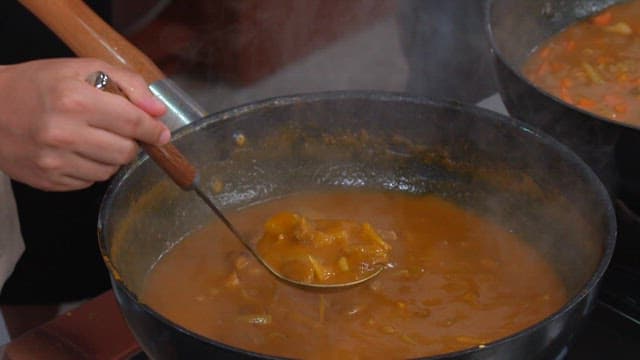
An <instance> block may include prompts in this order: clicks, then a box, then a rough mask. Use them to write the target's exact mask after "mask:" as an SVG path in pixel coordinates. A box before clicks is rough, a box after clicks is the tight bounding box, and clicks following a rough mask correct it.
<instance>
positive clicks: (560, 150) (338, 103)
mask: <svg viewBox="0 0 640 360" xmlns="http://www.w3.org/2000/svg"><path fill="white" fill-rule="evenodd" d="M175 144H176V146H177V147H179V148H180V149H181V150H182V151H183V152H184V153H185V155H186V156H187V157H188V158H189V159H191V160H192V162H193V163H194V164H196V166H197V167H198V168H199V169H200V171H201V174H200V176H201V183H202V185H203V186H204V187H211V186H210V185H212V184H213V183H215V182H216V181H219V182H222V184H223V186H222V191H220V192H218V193H216V195H215V199H216V200H217V204H218V205H219V206H220V207H221V208H223V209H232V208H241V207H244V206H247V205H249V204H252V203H256V202H261V201H265V200H268V199H270V198H274V197H278V196H282V195H284V194H288V193H293V192H296V191H301V190H317V189H335V188H362V189H375V190H380V191H401V192H409V193H415V194H426V193H435V194H438V195H439V196H441V197H444V198H446V199H448V200H452V201H454V202H456V203H457V204H460V205H462V206H464V207H465V208H467V209H470V210H471V211H474V212H476V213H479V214H481V215H483V216H484V217H487V218H490V219H493V220H494V221H496V222H498V223H500V224H502V225H503V226H505V227H507V228H508V229H510V230H512V231H514V232H515V233H517V234H518V235H520V237H521V238H522V239H524V240H526V241H528V242H530V243H531V244H533V246H534V247H535V248H536V249H537V250H538V251H539V252H540V253H541V254H543V256H544V257H545V258H546V259H547V260H548V261H549V262H550V263H551V264H553V266H554V267H555V269H556V270H557V272H558V274H559V275H560V277H561V278H562V280H563V281H564V284H565V286H566V287H567V290H568V295H569V296H570V297H574V296H576V295H577V294H578V293H580V291H581V290H582V289H584V288H585V287H588V286H591V285H592V284H593V283H594V281H596V280H597V278H599V277H600V275H601V273H602V272H603V271H604V267H605V266H606V264H607V262H608V258H609V257H610V255H611V250H612V248H613V241H614V235H615V228H614V216H613V211H612V208H611V203H610V201H609V198H608V196H607V194H606V192H605V190H604V188H603V187H602V185H601V184H600V183H599V181H598V180H597V178H596V177H595V176H594V175H593V173H592V172H591V171H590V170H589V169H588V168H587V167H586V166H585V165H584V164H583V163H582V162H581V161H580V160H578V158H577V157H576V156H575V155H573V154H572V153H571V152H570V151H568V150H567V148H565V147H563V146H561V145H559V144H558V143H557V142H555V141H553V140H552V139H550V138H549V137H546V136H544V135H541V134H539V133H537V132H536V131H534V130H532V129H530V128H527V127H525V125H523V124H522V123H520V122H517V121H515V120H511V119H508V118H506V117H502V116H500V115H497V114H495V113H492V112H488V111H484V110H481V109H478V108H474V107H466V106H461V105H457V104H439V103H433V102H430V101H427V100H419V99H412V98H406V97H402V96H397V95H392V94H371V93H350V94H344V93H338V94H320V95H308V96H303V97H289V98H282V99H276V100H270V101H266V102H263V103H259V104H255V105H249V106H245V107H241V108H238V109H235V110H231V111H228V112H225V113H221V114H215V115H212V116H211V117H209V118H205V119H203V120H201V121H199V122H197V123H195V124H192V125H191V126H190V127H188V128H185V129H183V130H182V131H181V132H179V133H178V134H177V135H176V136H175ZM212 218H213V215H212V212H211V211H210V210H209V209H208V208H206V206H205V205H204V204H203V203H202V201H201V200H200V199H198V198H197V196H195V195H194V194H193V193H191V192H184V191H181V190H180V189H179V188H178V187H177V186H175V185H174V184H173V183H172V182H171V181H170V180H168V179H167V178H166V176H165V175H164V174H163V173H161V172H160V170H159V169H158V168H157V167H156V165H155V164H154V163H152V162H151V161H149V160H148V159H147V158H146V157H141V158H140V159H139V160H138V161H137V162H136V163H134V164H132V165H131V166H129V167H128V168H126V169H124V170H123V171H122V172H121V174H120V175H119V177H118V178H117V179H116V180H115V181H114V182H113V184H112V185H111V188H110V189H109V192H108V194H107V196H106V199H105V201H104V203H103V207H102V210H101V215H100V223H99V229H100V237H101V247H102V250H103V252H104V255H105V259H106V261H107V263H108V265H109V266H110V270H111V271H112V275H113V276H114V278H115V279H116V280H117V281H122V282H123V283H124V284H125V286H126V287H127V288H128V289H129V290H131V291H132V292H133V293H134V294H135V293H137V292H139V291H140V289H141V286H142V284H143V281H144V278H145V275H146V274H147V272H148V271H149V269H150V268H151V267H152V266H153V265H154V263H155V262H156V261H157V260H158V258H160V257H161V256H162V255H163V254H164V253H165V252H166V251H167V250H168V249H170V248H171V247H172V246H173V245H174V244H176V243H177V242H178V241H180V239H181V238H182V237H183V236H184V235H185V234H188V233H190V232H192V231H193V230H194V229H197V228H199V227H201V226H203V225H204V224H206V223H208V222H209V221H211V220H212ZM240 230H241V231H242V229H240ZM211 241H215V239H211Z"/></svg>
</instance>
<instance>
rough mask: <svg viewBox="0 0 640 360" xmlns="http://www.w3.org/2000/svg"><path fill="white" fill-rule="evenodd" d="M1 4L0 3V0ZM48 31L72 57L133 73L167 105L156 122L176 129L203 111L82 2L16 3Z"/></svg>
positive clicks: (38, 0)
mask: <svg viewBox="0 0 640 360" xmlns="http://www.w3.org/2000/svg"><path fill="white" fill-rule="evenodd" d="M0 1H2V0H0ZM19 2H20V3H21V4H22V5H23V6H25V7H26V8H27V9H29V11H31V13H33V14H34V15H35V16H37V17H38V18H39V19H40V20H41V21H42V22H43V23H44V24H45V25H46V26H47V27H48V28H49V29H51V30H52V31H53V32H54V33H55V34H56V35H57V36H58V37H59V38H60V39H61V40H62V41H63V42H64V43H65V44H66V45H67V46H68V47H69V48H70V49H71V50H72V51H73V52H74V53H75V54H76V55H78V56H81V57H93V58H98V59H101V60H103V61H106V62H108V63H110V64H112V65H116V66H124V67H127V68H129V69H132V70H133V71H136V72H137V73H139V74H140V75H142V77H143V78H144V79H145V80H146V81H147V83H148V84H150V86H149V88H150V90H151V92H153V93H154V94H155V95H156V96H157V97H158V98H160V100H162V101H163V102H164V103H165V104H167V109H168V111H167V114H166V115H164V116H163V117H162V118H161V119H160V120H162V122H164V123H165V124H166V125H167V126H168V127H169V129H170V130H172V131H173V130H176V129H178V128H181V127H183V126H184V125H187V124H189V123H191V122H193V121H195V120H198V119H200V118H202V117H204V116H205V115H206V114H207V112H206V111H205V110H204V109H203V108H202V107H201V106H200V105H199V104H198V103H197V102H196V101H195V100H193V99H192V98H191V97H189V96H188V95H187V94H186V93H185V92H184V91H182V90H181V89H180V88H179V87H178V86H177V85H175V84H174V83H173V82H172V81H171V80H169V79H167V77H166V76H165V74H164V73H163V72H162V70H160V69H159V68H158V67H157V66H156V64H154V62H153V61H151V59H149V57H148V56H146V55H145V54H144V53H143V52H142V51H140V49H138V48H137V47H135V46H134V45H133V44H131V43H130V42H129V41H128V40H127V39H125V38H124V37H123V36H122V35H120V34H119V33H118V32H117V31H115V30H114V29H113V28H112V27H111V26H109V25H108V24H107V23H106V22H104V21H103V20H102V19H101V18H100V17H99V16H98V15H97V14H96V13H95V12H93V10H91V9H90V8H89V7H88V6H87V5H86V4H85V3H84V2H83V1H82V0H55V1H53V0H19Z"/></svg>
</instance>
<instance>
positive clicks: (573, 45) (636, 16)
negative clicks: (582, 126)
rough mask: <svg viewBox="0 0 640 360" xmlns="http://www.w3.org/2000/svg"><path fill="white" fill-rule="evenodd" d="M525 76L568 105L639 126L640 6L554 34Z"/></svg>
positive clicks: (625, 7)
mask: <svg viewBox="0 0 640 360" xmlns="http://www.w3.org/2000/svg"><path fill="white" fill-rule="evenodd" d="M523 72H524V74H525V76H526V77H527V78H528V79H530V80H531V81H532V82H533V83H534V84H535V85H536V86H539V87H540V88H542V89H545V90H547V91H549V92H550V93H551V94H553V95H555V96H557V97H559V98H560V99H562V100H564V101H565V102H567V103H570V104H573V105H575V106H577V107H580V108H582V109H584V110H587V111H590V112H593V113H596V114H598V115H601V116H603V117H605V118H609V119H613V120H616V121H620V122H624V123H628V124H632V125H636V126H638V125H640V1H639V0H634V1H630V2H627V3H623V4H619V5H614V6H612V7H610V8H607V9H605V10H604V11H603V12H601V13H599V14H597V15H595V16H593V17H591V18H588V19H586V20H583V21H580V22H578V23H575V24H573V25H571V26H569V27H568V28H566V29H565V30H563V31H562V32H560V33H558V34H556V35H554V36H553V37H552V38H551V39H549V40H548V41H547V42H545V43H544V44H542V45H541V46H540V47H539V48H538V49H536V50H535V51H534V52H533V54H532V55H531V56H530V57H529V59H528V60H527V62H526V63H525V65H524V67H523Z"/></svg>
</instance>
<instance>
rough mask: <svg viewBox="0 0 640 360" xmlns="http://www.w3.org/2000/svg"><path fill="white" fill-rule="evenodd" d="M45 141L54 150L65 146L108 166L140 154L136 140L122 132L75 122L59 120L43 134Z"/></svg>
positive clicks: (42, 137) (128, 160) (119, 163)
mask: <svg viewBox="0 0 640 360" xmlns="http://www.w3.org/2000/svg"><path fill="white" fill-rule="evenodd" d="M41 141H42V142H43V143H45V144H46V145H47V146H48V147H50V148H51V149H65V150H67V151H71V152H73V153H75V154H78V155H80V156H82V157H84V158H86V159H89V160H91V161H95V162H98V163H101V164H106V165H115V166H120V165H124V164H127V163H129V162H130V161H131V160H133V159H134V158H135V157H136V155H137V154H138V150H139V148H138V145H137V143H136V142H135V141H133V140H131V139H129V138H126V137H123V136H120V135H118V134H115V133H112V132H109V131H106V130H103V129H100V128H96V127H90V126H88V127H84V128H78V127H76V126H75V123H74V122H68V123H64V122H62V121H58V122H57V126H55V127H52V128H49V129H48V130H47V132H46V133H44V134H42V135H41Z"/></svg>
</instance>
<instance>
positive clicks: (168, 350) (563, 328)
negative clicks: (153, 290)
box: [113, 281, 597, 360]
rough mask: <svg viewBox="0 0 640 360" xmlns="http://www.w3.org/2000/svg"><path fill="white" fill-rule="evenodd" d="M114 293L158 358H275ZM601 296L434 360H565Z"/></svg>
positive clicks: (118, 290) (118, 288)
mask: <svg viewBox="0 0 640 360" xmlns="http://www.w3.org/2000/svg"><path fill="white" fill-rule="evenodd" d="M113 289H114V292H115V295H116V299H117V301H118V303H119V305H120V309H121V311H122V313H123V315H124V318H125V319H126V321H127V324H128V326H129V328H130V329H131V331H132V332H133V334H134V336H135V338H136V340H137V341H138V343H139V344H140V345H141V347H142V349H143V351H144V352H145V354H147V355H148V356H149V357H150V358H152V359H156V360H181V359H239V360H240V359H274V358H273V357H269V356H266V355H262V354H256V353H250V352H247V351H244V350H241V349H236V348H231V347H228V346H226V345H224V344H221V343H216V342H214V341H212V340H208V339H204V338H202V337H200V336H198V335H197V334H194V333H192V332H190V331H188V330H185V329H182V328H180V327H179V326H178V325H176V324H173V323H171V322H169V321H167V320H166V319H164V318H163V317H161V316H160V315H158V314H157V313H156V312H154V311H153V310H151V309H149V308H148V307H147V306H145V305H143V304H141V303H140V302H138V301H137V300H136V299H135V296H133V295H132V294H131V293H129V291H128V290H127V289H126V288H125V287H124V286H123V285H122V284H121V283H119V282H118V281H113ZM596 297H597V291H596V288H595V287H594V288H592V289H590V290H589V291H588V292H587V294H586V296H585V297H584V298H582V299H581V300H580V301H579V302H577V303H576V304H574V305H573V306H572V307H571V308H569V309H566V310H564V311H563V312H561V313H560V314H558V315H557V316H556V317H554V318H553V319H549V320H547V321H545V322H544V323H541V324H540V325H538V326H536V327H535V328H532V329H530V330H527V331H526V332H524V333H521V334H519V335H518V336H517V337H513V338H509V339H507V340H503V341H500V342H498V343H494V344H490V345H487V346H486V347H485V348H478V349H473V350H468V351H463V352H458V353H452V354H446V355H442V356H436V357H430V358H428V359H430V360H445V359H456V360H496V359H520V360H547V359H560V358H562V355H563V354H565V353H566V352H567V351H568V350H569V348H570V346H571V343H572V342H573V340H574V339H575V337H576V336H577V335H578V334H579V333H580V329H581V328H582V325H583V323H584V322H585V321H586V319H587V316H588V314H589V313H590V312H591V310H592V308H593V305H594V304H595V301H594V300H595V298H596Z"/></svg>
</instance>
